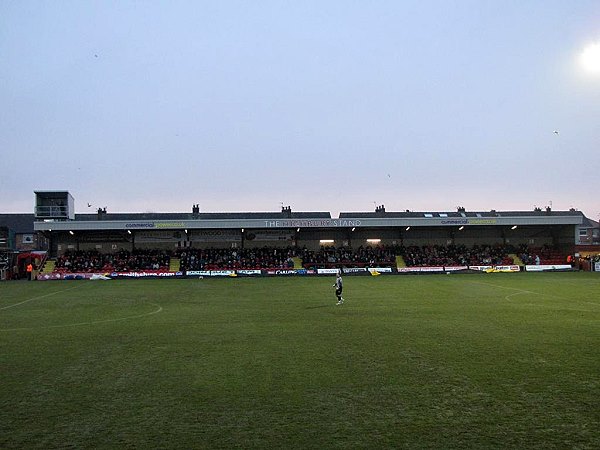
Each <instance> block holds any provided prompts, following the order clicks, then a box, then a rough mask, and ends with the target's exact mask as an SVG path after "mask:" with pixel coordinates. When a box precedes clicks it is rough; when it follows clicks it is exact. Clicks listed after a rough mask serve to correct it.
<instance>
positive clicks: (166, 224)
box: [125, 222, 185, 228]
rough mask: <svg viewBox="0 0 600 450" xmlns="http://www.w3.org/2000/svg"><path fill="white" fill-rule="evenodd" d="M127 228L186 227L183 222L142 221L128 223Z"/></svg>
mask: <svg viewBox="0 0 600 450" xmlns="http://www.w3.org/2000/svg"><path fill="white" fill-rule="evenodd" d="M125 228H185V224H184V223H183V222H140V223H126V224H125Z"/></svg>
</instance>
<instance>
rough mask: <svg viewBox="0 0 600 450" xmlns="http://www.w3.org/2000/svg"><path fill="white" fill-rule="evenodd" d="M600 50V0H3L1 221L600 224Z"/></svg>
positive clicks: (0, 40)
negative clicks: (547, 216)
mask: <svg viewBox="0 0 600 450" xmlns="http://www.w3.org/2000/svg"><path fill="white" fill-rule="evenodd" d="M598 41H600V2H598V1H597V0H593V1H565V0H562V1H547V0H544V1H533V0H532V1H517V0H514V1H481V0H474V1H323V0H321V1H221V0H220V1H213V2H205V1H164V2H159V1H146V2H141V1H138V2H126V1H118V2H108V1H79V0H77V1H48V2H44V1H35V2H31V1H22V0H19V1H9V0H3V1H1V2H0V156H1V163H0V164H1V165H2V170H1V173H0V192H1V194H0V212H31V211H32V210H33V203H34V195H33V191H34V190H53V189H56V190H68V191H70V192H71V193H72V195H73V196H74V197H75V202H76V211H77V212H90V210H95V208H96V207H98V206H101V207H104V206H107V207H108V210H109V211H111V212H126V211H133V212H144V211H155V212H161V211H165V212H167V211H188V210H190V211H191V207H192V204H194V203H199V204H200V207H201V210H202V211H205V212H212V211H277V210H279V208H280V206H281V202H284V203H285V204H286V205H291V206H292V209H293V210H295V211H331V212H333V213H334V215H337V213H338V212H339V211H370V210H373V209H374V208H375V204H385V205H386V209H387V210H388V211H397V210H404V209H411V210H418V211H426V210H433V211H444V210H454V209H455V207H456V206H457V205H461V206H465V207H466V208H467V209H468V210H471V211H473V210H490V209H497V210H529V209H533V206H534V205H536V206H540V207H545V206H546V205H548V204H549V202H550V201H551V202H552V204H553V207H554V209H561V210H565V209H568V208H570V207H575V208H577V209H580V210H582V211H584V213H586V215H588V216H589V217H590V218H593V219H598V215H599V214H600V201H599V200H598V198H599V197H598V174H599V173H600V75H595V76H594V75H593V74H589V73H586V72H584V71H583V70H582V67H581V65H580V62H579V55H580V54H581V52H582V51H583V49H584V47H585V46H586V45H588V44H589V43H591V42H598ZM554 130H558V131H559V133H560V134H558V135H557V134H555V133H554ZM88 202H89V203H91V204H93V205H94V206H93V208H92V209H88V208H87V203H88Z"/></svg>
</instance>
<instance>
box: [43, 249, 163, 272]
mask: <svg viewBox="0 0 600 450" xmlns="http://www.w3.org/2000/svg"><path fill="white" fill-rule="evenodd" d="M169 260H170V255H169V254H168V253H166V252H163V251H161V250H140V249H137V250H134V251H133V252H128V251H126V250H121V251H119V252H117V253H109V254H102V253H100V252H98V251H97V250H87V251H67V252H65V253H64V254H63V255H62V256H59V257H58V258H57V259H56V262H55V269H54V270H55V272H64V273H93V272H115V271H116V272H125V271H130V270H156V271H158V270H168V268H169Z"/></svg>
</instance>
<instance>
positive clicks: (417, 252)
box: [401, 245, 514, 267]
mask: <svg viewBox="0 0 600 450" xmlns="http://www.w3.org/2000/svg"><path fill="white" fill-rule="evenodd" d="M511 250H512V248H511V247H507V246H489V245H488V246H479V245H475V246H473V247H471V248H468V247H466V246H465V245H423V246H410V247H406V248H402V249H401V255H402V257H403V258H404V261H405V262H406V265H407V266H408V267H419V266H421V267H426V266H480V265H508V264H514V261H513V259H512V258H511V257H510V256H509V253H512V251H511Z"/></svg>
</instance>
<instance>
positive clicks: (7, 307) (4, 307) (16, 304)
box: [0, 286, 79, 311]
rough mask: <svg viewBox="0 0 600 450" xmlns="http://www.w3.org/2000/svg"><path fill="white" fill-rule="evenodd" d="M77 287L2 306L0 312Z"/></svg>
mask: <svg viewBox="0 0 600 450" xmlns="http://www.w3.org/2000/svg"><path fill="white" fill-rule="evenodd" d="M78 287H79V286H73V287H71V288H68V289H63V290H62V291H56V292H51V293H50V294H44V295H40V296H39V297H33V298H30V299H27V300H23V301H22V302H19V303H15V304H14V305H8V306H3V307H2V308H0V311H2V310H4V309H9V308H13V307H15V306H19V305H22V304H23V303H28V302H31V301H33V300H39V299H40V298H45V297H50V296H51V295H56V294H60V293H61V292H67V291H72V290H73V289H77V288H78Z"/></svg>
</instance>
